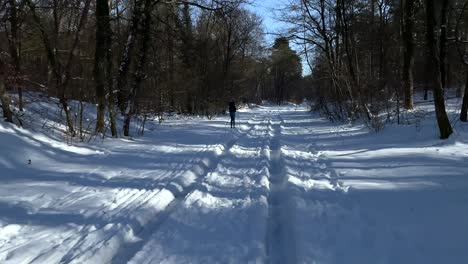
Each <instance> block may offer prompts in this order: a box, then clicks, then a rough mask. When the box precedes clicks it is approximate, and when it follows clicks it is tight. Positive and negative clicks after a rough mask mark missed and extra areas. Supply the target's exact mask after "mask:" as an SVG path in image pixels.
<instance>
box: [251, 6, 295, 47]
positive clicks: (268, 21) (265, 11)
mask: <svg viewBox="0 0 468 264" xmlns="http://www.w3.org/2000/svg"><path fill="white" fill-rule="evenodd" d="M285 2H287V1H285V0H263V1H262V0H253V1H252V4H251V5H249V6H248V8H249V9H250V10H252V11H253V12H255V13H256V14H258V15H259V16H261V17H262V18H263V25H264V27H265V31H266V32H267V33H271V32H277V31H280V30H281V29H282V28H283V27H284V24H282V23H281V22H278V21H277V20H276V19H275V13H276V14H277V13H278V12H275V11H274V10H275V9H278V8H281V7H283V6H284V4H285ZM266 37H267V41H268V42H270V43H272V42H273V40H274V39H275V36H273V35H268V34H267V36H266Z"/></svg>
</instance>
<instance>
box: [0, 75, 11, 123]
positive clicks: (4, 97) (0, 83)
mask: <svg viewBox="0 0 468 264" xmlns="http://www.w3.org/2000/svg"><path fill="white" fill-rule="evenodd" d="M0 70H2V69H0ZM3 78H4V76H3V75H0V102H1V103H2V110H3V118H4V120H5V121H7V122H10V123H13V113H12V112H11V110H10V97H9V96H8V93H7V91H6V88H5V81H4V79H3Z"/></svg>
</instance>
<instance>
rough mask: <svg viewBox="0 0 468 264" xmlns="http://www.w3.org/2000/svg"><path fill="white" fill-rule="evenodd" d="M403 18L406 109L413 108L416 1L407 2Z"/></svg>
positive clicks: (409, 0)
mask: <svg viewBox="0 0 468 264" xmlns="http://www.w3.org/2000/svg"><path fill="white" fill-rule="evenodd" d="M404 3H405V4H404V5H405V8H404V16H403V17H404V18H403V23H404V25H403V42H404V43H403V76H402V77H403V91H404V97H405V98H404V101H405V102H404V107H405V108H406V109H412V108H413V64H414V44H413V25H414V1H413V0H406V1H405V2H404Z"/></svg>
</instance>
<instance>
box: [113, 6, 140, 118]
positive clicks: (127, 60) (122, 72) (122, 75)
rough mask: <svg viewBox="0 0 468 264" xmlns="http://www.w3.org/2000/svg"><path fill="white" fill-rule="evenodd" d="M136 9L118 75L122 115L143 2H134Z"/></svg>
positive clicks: (119, 103) (117, 85)
mask: <svg viewBox="0 0 468 264" xmlns="http://www.w3.org/2000/svg"><path fill="white" fill-rule="evenodd" d="M133 3H134V5H133V6H134V9H133V14H132V21H131V23H130V25H129V33H128V37H127V43H126V44H125V48H124V51H123V54H122V58H121V61H120V65H119V72H118V74H117V82H116V88H115V91H116V92H117V93H118V96H117V104H118V106H119V108H120V111H121V113H122V114H124V113H125V111H126V108H127V106H126V103H127V101H128V99H129V91H128V87H127V78H128V72H129V71H130V64H131V62H132V57H133V56H132V51H133V47H134V46H135V41H136V37H137V31H138V26H139V24H140V16H141V8H142V4H143V0H134V1H133Z"/></svg>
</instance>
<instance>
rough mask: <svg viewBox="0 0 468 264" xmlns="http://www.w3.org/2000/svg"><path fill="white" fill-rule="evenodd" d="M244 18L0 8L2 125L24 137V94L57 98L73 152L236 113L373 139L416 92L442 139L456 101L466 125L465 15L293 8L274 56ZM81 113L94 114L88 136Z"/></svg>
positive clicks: (222, 12)
mask: <svg viewBox="0 0 468 264" xmlns="http://www.w3.org/2000/svg"><path fill="white" fill-rule="evenodd" d="M246 4H247V3H245V2H244V0H175V1H162V0H111V1H103V0H0V39H1V40H5V41H1V42H0V99H1V105H2V111H3V115H4V118H5V120H6V121H8V122H18V123H20V122H21V112H22V111H23V110H24V108H25V105H26V104H27V102H25V101H24V98H23V97H24V93H25V91H26V92H29V91H39V92H41V93H43V94H47V95H49V96H52V97H54V98H58V101H59V104H60V108H61V112H62V113H63V121H64V124H65V125H66V127H67V133H68V134H69V135H70V136H76V135H79V136H80V137H81V138H83V135H84V133H88V134H90V133H92V134H94V133H96V134H105V133H106V131H110V134H111V135H112V136H114V137H117V136H118V135H119V134H123V135H125V136H128V135H129V134H130V127H131V123H132V120H133V119H134V118H135V117H141V116H147V115H160V114H161V113H163V112H177V113H184V114H203V115H206V116H208V117H212V116H213V115H216V114H218V113H221V112H223V111H224V109H225V107H226V102H227V101H229V100H231V99H234V100H237V101H242V102H261V101H262V100H270V101H273V102H275V103H278V104H281V103H283V102H284V101H287V100H301V99H303V98H304V97H308V98H314V99H315V100H316V106H317V107H318V108H319V109H321V110H322V111H324V112H325V113H326V114H327V115H328V116H329V117H330V118H332V119H358V118H359V119H363V120H366V121H367V122H369V124H371V125H377V126H378V125H379V122H380V121H379V120H380V119H379V116H382V113H387V117H391V116H393V115H397V116H398V117H399V116H400V107H401V108H404V109H407V110H411V109H412V108H413V107H414V100H413V97H414V92H415V91H417V90H421V91H424V96H425V99H428V95H429V91H432V95H433V98H434V106H435V110H436V116H437V121H438V124H439V128H440V135H441V138H447V137H449V136H450V134H451V133H452V128H451V124H450V120H449V119H448V117H447V112H446V109H445V102H444V98H445V94H446V92H447V91H448V89H451V88H455V89H457V95H458V96H460V97H461V96H463V104H462V108H461V112H460V120H461V121H466V120H467V111H468V93H467V90H468V89H465V92H464V94H462V89H461V88H462V87H463V86H466V82H468V60H467V59H466V57H467V54H468V53H467V45H466V44H468V1H466V0H441V1H431V0H424V1H421V0H419V1H416V0H333V1H332V0H295V1H292V2H290V4H289V6H287V8H286V9H285V10H284V13H283V15H282V16H280V20H282V21H283V22H286V23H287V24H288V25H289V28H290V29H289V31H288V32H287V34H284V35H283V36H281V37H278V38H277V39H276V41H275V43H274V44H273V45H272V46H271V47H270V46H268V45H267V44H265V40H264V39H265V38H264V33H263V29H262V21H261V18H260V17H259V16H258V15H256V14H255V13H253V12H252V11H249V9H247V8H246ZM290 42H293V43H290ZM292 44H295V46H296V47H300V49H301V52H302V54H297V52H296V51H294V50H293V49H292V48H291V46H292ZM299 55H302V58H303V59H305V61H306V62H307V65H308V66H309V68H310V75H309V76H302V63H301V58H300V57H299ZM74 102H80V103H79V104H78V105H77V104H76V103H74ZM84 103H93V104H96V106H97V111H96V118H95V119H96V120H95V121H96V122H95V127H94V129H93V130H92V131H91V130H89V129H88V130H86V129H84V128H83V104H84ZM119 120H120V121H121V122H119ZM119 126H120V127H119Z"/></svg>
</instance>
